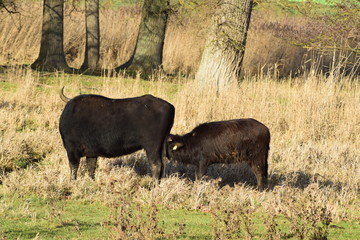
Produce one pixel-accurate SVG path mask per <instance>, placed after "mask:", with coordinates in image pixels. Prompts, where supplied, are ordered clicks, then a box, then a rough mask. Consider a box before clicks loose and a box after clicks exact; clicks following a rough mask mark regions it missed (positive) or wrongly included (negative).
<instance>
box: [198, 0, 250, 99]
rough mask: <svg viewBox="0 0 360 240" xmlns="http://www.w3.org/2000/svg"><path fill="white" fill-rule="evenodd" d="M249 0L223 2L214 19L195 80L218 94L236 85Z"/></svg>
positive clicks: (243, 44) (246, 25) (226, 0)
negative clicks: (214, 89)
mask: <svg viewBox="0 0 360 240" xmlns="http://www.w3.org/2000/svg"><path fill="white" fill-rule="evenodd" d="M251 10H252V0H222V1H221V2H220V7H219V9H218V10H217V12H216V14H215V15H214V17H213V25H212V27H211V29H210V33H209V36H208V39H207V41H206V45H205V49H204V52H203V55H202V58H201V62H200V66H199V69H198V72H197V73H196V76H195V78H196V80H197V81H198V82H199V83H200V84H201V85H203V86H207V87H214V88H216V90H217V91H218V92H221V91H222V90H224V89H226V88H228V87H229V86H231V85H232V84H233V83H237V82H238V80H239V77H240V71H241V65H242V61H243V58H244V53H245V45H246V37H247V31H248V28H249V24H250V17H251Z"/></svg>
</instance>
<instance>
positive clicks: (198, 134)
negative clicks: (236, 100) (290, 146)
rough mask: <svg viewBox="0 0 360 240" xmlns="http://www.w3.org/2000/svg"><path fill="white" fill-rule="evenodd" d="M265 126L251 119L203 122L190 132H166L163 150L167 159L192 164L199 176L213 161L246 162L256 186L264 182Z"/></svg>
mask: <svg viewBox="0 0 360 240" xmlns="http://www.w3.org/2000/svg"><path fill="white" fill-rule="evenodd" d="M269 144H270V132H269V129H268V128H267V127H266V126H265V125H263V124H262V123H260V122H258V121H257V120H255V119H235V120H229V121H221V122H209V123H204V124H201V125H199V126H197V127H196V128H194V129H193V130H192V131H191V132H189V133H187V134H185V135H183V136H179V135H170V136H169V137H168V139H167V141H166V153H167V157H168V158H169V159H170V160H175V161H179V162H182V163H185V164H193V165H195V166H196V178H197V179H200V178H202V176H203V175H204V174H205V173H206V170H207V168H208V166H209V165H210V164H213V163H237V162H241V161H245V162H247V164H248V165H249V166H250V167H251V169H252V171H253V172H254V173H255V176H256V178H257V185H258V188H259V189H263V188H264V187H265V186H266V184H267V175H268V162H267V159H268V152H269Z"/></svg>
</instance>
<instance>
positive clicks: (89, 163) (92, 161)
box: [86, 157, 97, 179]
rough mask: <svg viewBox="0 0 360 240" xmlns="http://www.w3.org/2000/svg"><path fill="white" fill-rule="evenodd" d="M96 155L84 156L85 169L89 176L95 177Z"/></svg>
mask: <svg viewBox="0 0 360 240" xmlns="http://www.w3.org/2000/svg"><path fill="white" fill-rule="evenodd" d="M96 163H97V157H86V169H87V172H88V175H89V177H91V178H92V179H95V169H96Z"/></svg>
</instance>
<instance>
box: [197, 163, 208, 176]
mask: <svg viewBox="0 0 360 240" xmlns="http://www.w3.org/2000/svg"><path fill="white" fill-rule="evenodd" d="M207 168H208V165H206V164H205V163H202V161H200V164H199V165H198V166H197V167H196V170H195V180H201V179H202V178H203V177H204V175H205V174H206V171H207Z"/></svg>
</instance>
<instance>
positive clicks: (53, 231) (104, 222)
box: [0, 187, 360, 239]
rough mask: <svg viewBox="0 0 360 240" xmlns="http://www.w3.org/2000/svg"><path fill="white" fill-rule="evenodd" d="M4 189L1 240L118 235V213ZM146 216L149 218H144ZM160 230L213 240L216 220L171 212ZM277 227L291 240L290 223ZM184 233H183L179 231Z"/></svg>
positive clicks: (353, 227)
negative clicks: (2, 239)
mask: <svg viewBox="0 0 360 240" xmlns="http://www.w3.org/2000/svg"><path fill="white" fill-rule="evenodd" d="M2 192H3V191H2V187H0V205H1V206H0V207H1V211H0V213H1V215H0V238H4V239H17V238H18V239H32V238H35V237H37V236H38V237H40V238H41V239H73V238H79V239H108V238H111V237H113V236H114V235H116V234H115V232H114V230H115V228H114V226H115V224H114V222H112V220H111V214H114V209H112V208H109V207H107V206H106V205H105V204H104V203H100V202H92V203H90V202H87V201H84V200H60V199H51V198H43V197H38V196H18V195H16V194H15V195H11V196H10V195H8V194H4V193H2ZM144 216H146V215H144ZM253 220H254V226H253V230H254V232H255V235H254V238H255V239H264V238H265V237H266V228H265V226H264V223H263V220H262V215H261V213H258V214H256V215H255V218H254V219H253ZM158 221H159V223H158V224H159V226H160V227H161V228H162V229H163V230H164V232H165V233H166V234H168V235H169V236H170V234H171V233H173V232H181V234H178V235H177V237H178V239H212V238H213V222H212V221H213V220H212V217H211V215H210V214H209V213H204V212H201V211H199V210H186V209H177V210H167V209H161V208H160V211H159V213H158ZM277 223H278V224H279V229H280V231H281V232H283V233H285V234H284V236H285V237H286V238H287V239H293V236H292V235H290V234H286V232H288V227H289V226H288V223H287V220H285V219H283V218H279V219H278V221H277ZM331 226H332V227H330V230H329V239H356V238H357V237H358V236H359V235H360V225H359V222H358V221H352V222H345V221H342V222H339V223H336V224H331ZM179 229H180V230H179Z"/></svg>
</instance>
